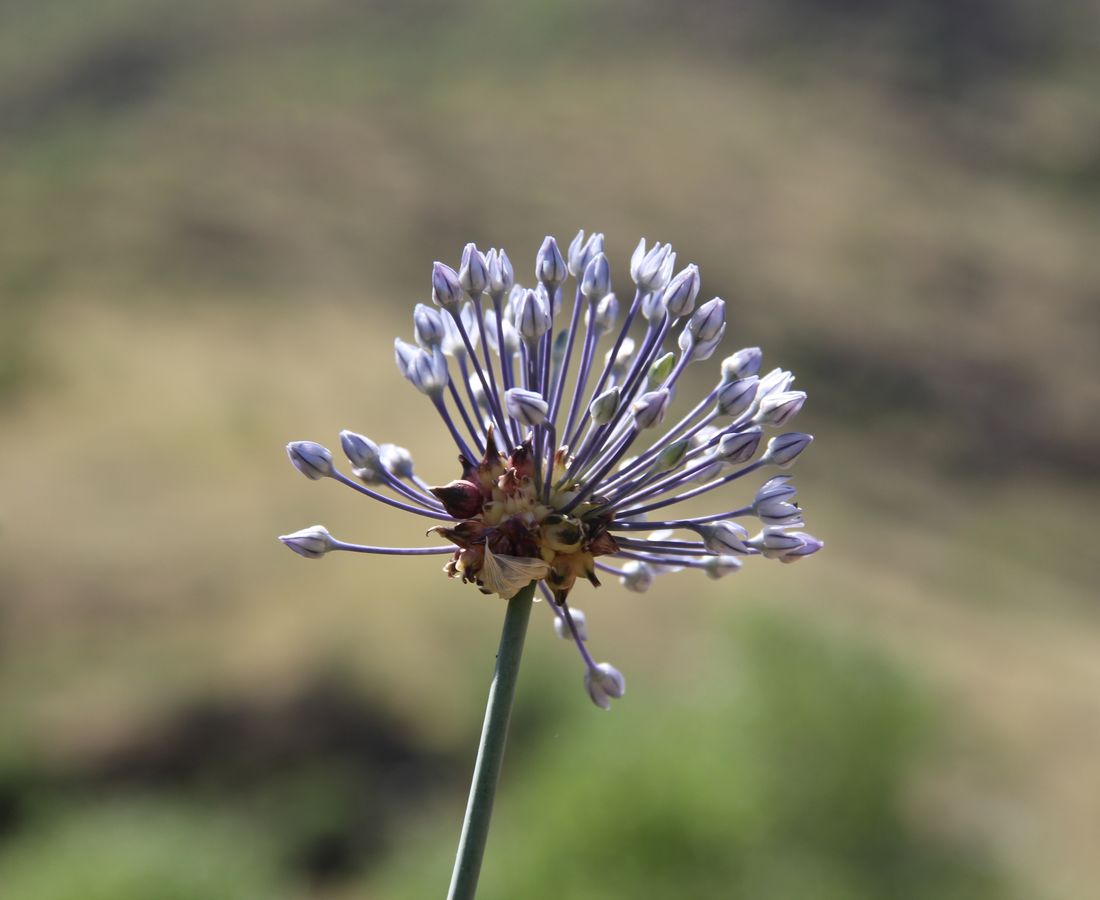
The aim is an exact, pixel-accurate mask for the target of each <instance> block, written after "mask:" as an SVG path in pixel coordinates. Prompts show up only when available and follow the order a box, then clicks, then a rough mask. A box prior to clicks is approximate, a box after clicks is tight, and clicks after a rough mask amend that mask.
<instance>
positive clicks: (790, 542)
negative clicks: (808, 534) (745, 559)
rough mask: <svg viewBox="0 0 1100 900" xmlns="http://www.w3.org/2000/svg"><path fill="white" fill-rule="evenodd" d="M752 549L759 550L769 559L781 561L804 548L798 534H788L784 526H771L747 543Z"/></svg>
mask: <svg viewBox="0 0 1100 900" xmlns="http://www.w3.org/2000/svg"><path fill="white" fill-rule="evenodd" d="M745 543H746V544H748V545H749V546H750V547H752V548H753V549H755V550H759V551H760V552H761V553H762V554H763V555H764V556H765V557H767V558H768V559H779V558H780V557H782V556H783V555H784V554H787V553H791V552H792V551H795V550H797V549H798V548H799V547H801V546H802V538H800V537H799V536H798V535H797V534H793V533H791V534H788V533H787V532H786V531H784V530H783V527H782V526H779V525H769V526H768V527H767V528H765V529H763V530H762V531H761V532H759V533H758V534H754V535H753V536H752V537H751V538H750V539H749V540H747V541H745Z"/></svg>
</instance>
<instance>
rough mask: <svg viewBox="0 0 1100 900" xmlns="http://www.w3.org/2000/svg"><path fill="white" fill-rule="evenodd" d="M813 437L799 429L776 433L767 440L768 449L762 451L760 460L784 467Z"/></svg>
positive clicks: (792, 460)
mask: <svg viewBox="0 0 1100 900" xmlns="http://www.w3.org/2000/svg"><path fill="white" fill-rule="evenodd" d="M813 439H814V436H813V435H812V434H803V433H802V432H800V431H791V432H788V433H787V434H778V435H776V436H775V437H773V438H772V439H771V440H770V441H768V449H767V450H765V451H764V455H763V456H762V457H761V461H762V462H766V463H771V464H772V465H773V466H779V467H780V468H781V469H785V468H787V467H788V466H789V465H790V464H791V463H793V462H794V461H795V459H796V458H797V457H798V456H799V454H801V453H802V451H803V450H805V449H806V448H807V447H809V446H810V444H812V443H813Z"/></svg>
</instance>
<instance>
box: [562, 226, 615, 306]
mask: <svg viewBox="0 0 1100 900" xmlns="http://www.w3.org/2000/svg"><path fill="white" fill-rule="evenodd" d="M598 253H603V235H602V234H599V233H593V234H592V235H591V236H590V237H589V238H588V240H587V241H586V240H585V239H584V229H583V228H582V229H581V230H580V231H578V232H577V236H576V237H575V238H573V240H572V241H571V242H570V243H569V253H568V256H569V274H570V275H572V276H573V277H574V278H576V279H578V280H579V279H580V278H581V276H582V275H584V272H585V269H587V268H588V264H589V263H590V262H592V260H593V259H594V258H595V257H596V254H598ZM604 293H607V292H606V291H605V292H604ZM600 296H601V297H602V296H603V294H601V295H600Z"/></svg>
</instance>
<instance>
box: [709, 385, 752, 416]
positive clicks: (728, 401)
mask: <svg viewBox="0 0 1100 900" xmlns="http://www.w3.org/2000/svg"><path fill="white" fill-rule="evenodd" d="M759 386H760V379H759V378H757V377H756V376H755V375H750V376H748V377H747V378H738V379H737V380H736V381H727V382H724V383H723V384H721V385H719V386H718V414H719V415H722V416H733V417H734V418H736V417H737V416H739V415H741V413H743V412H745V410H747V409H748V408H749V407H750V406H752V403H753V401H754V400H755V399H756V391H757V388H758V387H759Z"/></svg>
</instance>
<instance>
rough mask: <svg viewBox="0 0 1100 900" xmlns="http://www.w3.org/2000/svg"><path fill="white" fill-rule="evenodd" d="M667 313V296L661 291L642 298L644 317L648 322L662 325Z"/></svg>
mask: <svg viewBox="0 0 1100 900" xmlns="http://www.w3.org/2000/svg"><path fill="white" fill-rule="evenodd" d="M667 311H668V307H667V306H666V304H665V295H664V294H663V293H662V292H661V291H654V292H653V293H651V294H646V295H645V296H644V297H643V298H642V316H643V317H644V318H645V320H646V321H647V322H657V323H660V322H661V320H662V319H664V317H665V315H666V314H667Z"/></svg>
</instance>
